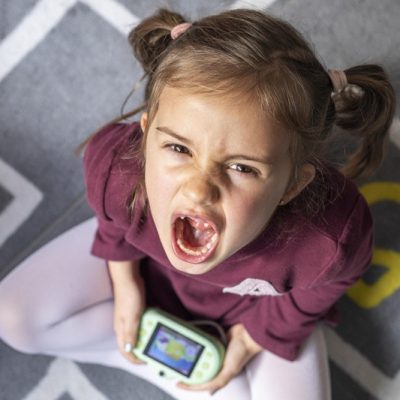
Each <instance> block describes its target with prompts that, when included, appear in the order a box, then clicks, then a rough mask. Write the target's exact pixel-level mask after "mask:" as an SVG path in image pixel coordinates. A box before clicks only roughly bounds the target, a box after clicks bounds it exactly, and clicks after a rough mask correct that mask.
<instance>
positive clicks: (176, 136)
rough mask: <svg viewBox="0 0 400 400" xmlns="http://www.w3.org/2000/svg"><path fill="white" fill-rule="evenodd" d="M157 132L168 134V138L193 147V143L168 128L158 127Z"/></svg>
mask: <svg viewBox="0 0 400 400" xmlns="http://www.w3.org/2000/svg"><path fill="white" fill-rule="evenodd" d="M156 130H158V131H160V132H162V133H165V134H167V135H168V136H171V137H173V138H175V139H177V140H179V141H180V142H183V143H185V144H189V145H192V141H191V140H190V139H188V138H186V137H185V136H182V135H180V134H179V133H176V132H174V131H173V130H172V129H170V128H168V127H167V126H157V127H156Z"/></svg>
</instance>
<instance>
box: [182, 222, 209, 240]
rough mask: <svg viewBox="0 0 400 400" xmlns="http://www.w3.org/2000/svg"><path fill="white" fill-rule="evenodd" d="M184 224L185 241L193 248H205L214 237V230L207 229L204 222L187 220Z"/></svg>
mask: <svg viewBox="0 0 400 400" xmlns="http://www.w3.org/2000/svg"><path fill="white" fill-rule="evenodd" d="M183 223H184V226H183V239H184V241H185V242H186V243H188V244H189V245H190V246H191V247H203V246H205V245H206V244H207V243H208V242H209V241H210V239H211V237H212V236H213V235H214V230H213V229H212V228H211V227H210V226H208V227H206V226H205V224H204V222H200V221H196V220H194V219H191V218H185V219H184V220H183Z"/></svg>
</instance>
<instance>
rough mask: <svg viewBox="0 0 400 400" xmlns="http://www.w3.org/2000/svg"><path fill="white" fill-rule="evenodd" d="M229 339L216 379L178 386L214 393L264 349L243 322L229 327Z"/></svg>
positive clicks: (179, 385)
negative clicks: (251, 335) (199, 383)
mask: <svg viewBox="0 0 400 400" xmlns="http://www.w3.org/2000/svg"><path fill="white" fill-rule="evenodd" d="M228 340H229V342H228V347H227V349H226V353H225V359H224V363H223V365H222V369H221V371H220V372H219V374H218V375H217V376H216V377H215V378H214V379H212V380H211V381H209V382H207V383H204V384H201V385H188V384H185V383H178V385H177V386H178V387H180V388H182V389H187V390H194V391H199V390H208V391H210V392H211V394H213V393H215V392H216V391H217V390H219V389H221V388H222V387H224V386H225V385H226V384H227V383H228V382H229V381H230V380H231V379H232V378H233V377H235V376H236V375H238V374H239V373H240V371H241V370H242V369H243V367H244V366H245V365H246V364H247V363H248V362H249V361H250V360H251V359H252V358H253V357H254V356H255V355H256V354H257V353H259V352H260V351H261V350H262V347H260V346H259V345H258V344H257V343H256V342H255V341H254V340H253V339H252V338H251V337H250V335H249V334H248V332H247V330H246V328H245V327H244V326H243V325H242V324H237V325H233V326H232V327H231V328H230V329H229V331H228Z"/></svg>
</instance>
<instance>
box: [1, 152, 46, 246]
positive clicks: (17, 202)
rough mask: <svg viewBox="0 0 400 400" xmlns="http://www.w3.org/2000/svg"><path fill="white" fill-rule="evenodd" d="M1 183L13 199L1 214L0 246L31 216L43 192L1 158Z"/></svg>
mask: <svg viewBox="0 0 400 400" xmlns="http://www.w3.org/2000/svg"><path fill="white" fill-rule="evenodd" d="M0 183H1V186H3V187H4V188H5V189H6V190H7V192H9V193H10V194H11V195H12V196H13V199H12V201H11V202H10V203H9V204H7V206H6V208H5V209H4V210H3V212H2V213H1V214H0V226H1V227H2V228H1V230H0V246H1V245H2V244H3V243H4V242H5V241H6V240H7V239H8V238H9V237H10V236H11V235H12V234H13V233H14V232H16V231H17V229H18V228H19V227H20V226H21V225H22V224H23V223H24V222H25V221H26V220H27V219H28V218H29V217H30V215H31V214H32V213H33V211H34V210H35V209H36V207H37V206H38V205H39V203H40V202H41V201H42V199H43V194H42V192H41V191H40V190H39V189H38V188H37V187H36V186H35V185H33V184H32V183H31V182H30V181H28V180H27V179H26V178H25V177H24V176H22V175H21V174H20V173H19V172H18V171H16V170H15V169H14V168H12V167H11V166H10V165H8V164H7V163H6V162H5V161H3V160H2V159H1V158H0Z"/></svg>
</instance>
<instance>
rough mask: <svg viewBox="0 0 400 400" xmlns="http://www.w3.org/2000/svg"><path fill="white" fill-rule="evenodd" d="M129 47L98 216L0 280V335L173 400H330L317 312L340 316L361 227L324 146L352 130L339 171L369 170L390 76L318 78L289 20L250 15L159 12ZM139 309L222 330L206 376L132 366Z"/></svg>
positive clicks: (97, 143) (88, 165)
mask: <svg viewBox="0 0 400 400" xmlns="http://www.w3.org/2000/svg"><path fill="white" fill-rule="evenodd" d="M129 40H130V43H131V45H132V47H133V50H134V53H135V55H136V57H137V58H138V60H139V61H140V62H141V63H142V65H143V68H144V70H145V72H146V74H147V77H148V82H147V86H146V90H145V103H144V105H143V106H142V107H140V108H139V110H136V111H134V112H132V113H130V115H133V114H135V113H136V112H137V111H143V113H142V114H141V117H140V123H139V122H133V123H129V124H125V123H111V124H108V125H107V126H106V127H104V128H102V129H101V130H100V131H99V132H98V133H97V134H96V135H94V136H93V137H92V138H91V140H90V142H89V144H88V146H87V148H86V150H85V156H84V169H85V178H86V184H87V197H88V201H89V204H90V205H91V207H92V208H93V210H94V211H95V213H96V222H97V223H95V222H94V221H93V220H89V221H88V222H85V223H83V224H81V225H80V226H78V227H76V228H74V229H72V230H71V231H69V232H67V233H65V234H64V235H62V236H61V237H59V238H57V239H56V240H54V241H53V242H51V243H50V244H48V245H46V246H45V247H44V248H42V249H41V250H39V251H38V252H36V253H35V254H34V255H32V256H31V257H30V258H28V259H27V260H26V261H25V262H24V263H22V265H20V266H19V267H18V268H16V269H15V270H14V271H13V272H12V273H11V274H10V275H9V276H7V277H6V278H5V279H4V281H3V282H1V285H0V335H1V338H2V340H4V341H5V342H6V343H8V344H10V345H11V346H13V347H15V348H16V349H19V350H21V351H25V352H30V353H34V352H40V353H45V354H52V355H58V356H65V357H70V358H72V359H74V360H78V361H86V362H95V363H101V364H105V365H110V366H115V367H119V368H124V369H126V370H128V371H131V372H133V373H135V374H137V375H139V376H142V377H145V378H146V379H149V380H150V381H151V382H153V383H155V384H157V385H160V386H162V387H163V388H164V389H165V390H167V391H168V392H169V393H170V394H172V395H173V396H175V397H177V398H181V399H192V398H193V399H198V398H208V397H209V394H208V393H209V392H216V395H215V398H220V399H240V400H246V399H253V400H254V399H307V400H313V399H315V400H317V399H318V400H321V399H322V400H325V399H329V398H330V388H329V371H328V363H327V355H326V350H325V345H324V341H323V337H322V334H321V331H320V328H319V322H320V321H322V320H328V321H330V322H334V321H335V313H334V310H333V308H332V306H333V305H334V303H335V302H336V301H337V300H338V298H340V296H341V295H342V294H343V293H344V292H345V290H346V289H347V288H348V287H349V286H350V285H351V284H352V283H354V282H355V281H356V280H357V279H358V278H359V277H360V276H361V275H362V273H363V272H364V271H365V269H366V268H367V267H368V265H369V263H370V260H371V253H372V247H373V230H372V221H371V215H370V212H369V210H368V207H367V204H366V202H365V201H364V199H363V197H362V196H361V195H360V193H359V192H358V190H357V188H356V186H355V185H354V184H353V183H352V182H351V181H350V180H349V179H348V178H346V177H345V176H344V175H342V173H340V172H338V171H337V170H336V169H335V168H333V167H332V166H329V165H328V163H327V162H325V161H323V156H322V150H323V148H324V145H325V144H326V143H327V141H328V138H329V137H330V132H331V130H332V128H333V126H334V125H336V126H338V127H340V128H342V130H343V132H344V133H346V132H347V131H348V132H351V133H355V134H357V135H358V137H359V148H358V149H357V150H356V152H355V154H354V155H353V156H352V157H351V158H350V160H349V162H348V163H347V164H346V166H345V168H344V173H345V175H347V176H348V177H351V178H356V177H359V176H361V175H362V174H366V173H371V172H372V171H374V170H375V169H376V168H377V167H378V165H379V164H380V162H381V160H382V150H383V145H384V142H385V138H386V134H387V131H388V127H389V126H390V123H391V120H392V116H393V112H394V92H393V89H392V87H391V85H390V84H389V82H388V79H387V77H386V74H385V73H384V71H383V70H382V68H381V67H379V66H376V65H365V66H357V67H353V68H350V69H347V70H346V71H338V70H326V69H325V68H324V67H323V66H322V65H321V64H320V62H319V61H318V60H317V59H316V57H315V55H314V54H313V52H312V50H311V49H310V47H309V46H308V45H307V44H306V42H305V41H304V39H303V38H302V37H301V35H300V34H299V33H298V32H297V31H296V30H295V29H294V28H293V27H291V26H290V25H288V24H287V23H285V22H283V21H281V20H279V19H276V18H273V17H271V16H268V15H266V14H264V13H261V12H258V11H250V10H234V11H228V12H223V13H221V14H219V15H215V16H210V17H206V18H203V19H202V20H200V21H196V22H194V23H192V24H190V23H188V22H186V21H185V20H184V19H183V17H182V16H181V15H179V14H176V13H174V12H170V11H167V10H160V11H159V12H158V13H157V14H156V15H154V16H153V17H151V18H148V19H146V20H144V21H143V22H142V23H140V24H139V25H138V26H137V27H136V28H135V29H134V30H133V31H132V33H131V34H130V36H129ZM96 225H97V226H96ZM94 231H96V233H95V239H94V243H93V246H92V249H91V251H92V254H93V255H94V256H96V257H99V258H96V257H93V256H91V255H89V252H90V245H91V241H92V235H93V234H94ZM100 259H105V260H107V263H108V269H107V268H105V267H104V266H103V263H104V261H101V260H100ZM148 306H158V307H161V308H162V309H164V310H166V311H168V312H170V313H172V314H175V315H177V316H179V317H182V318H185V319H187V320H195V319H200V318H201V319H209V320H212V321H216V322H218V323H219V324H221V325H222V326H223V328H225V330H226V332H227V336H228V347H227V351H226V357H225V361H224V364H223V367H222V369H221V371H220V373H219V374H218V375H217V376H216V377H215V378H214V379H213V380H212V381H210V382H208V383H206V384H203V385H197V386H188V385H183V384H180V385H179V388H177V387H175V386H174V385H173V384H171V383H169V382H167V381H164V380H162V378H159V377H157V376H155V375H154V373H153V372H152V370H151V368H149V367H148V366H143V365H137V363H138V360H136V359H135V358H134V357H133V356H132V354H131V353H130V350H131V349H132V347H133V346H134V345H135V342H136V337H137V331H138V324H139V321H140V317H141V315H142V313H143V311H144V309H145V307H148ZM113 329H114V331H115V336H116V341H117V344H118V347H119V350H120V352H121V353H122V354H123V355H124V356H125V358H123V357H121V355H120V354H119V353H118V352H117V351H116V348H117V344H116V343H115V342H114V339H113V338H114V336H113V332H112V330H113ZM184 389H186V390H184Z"/></svg>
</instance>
